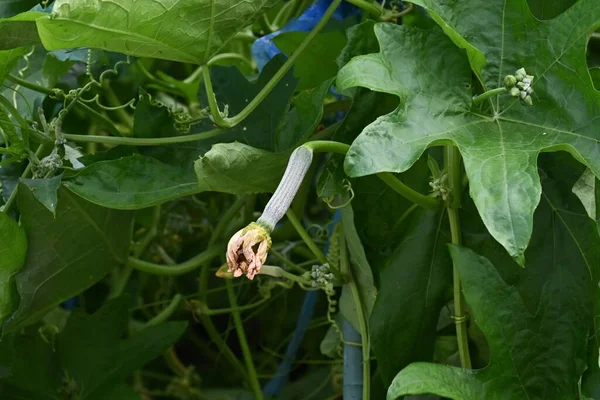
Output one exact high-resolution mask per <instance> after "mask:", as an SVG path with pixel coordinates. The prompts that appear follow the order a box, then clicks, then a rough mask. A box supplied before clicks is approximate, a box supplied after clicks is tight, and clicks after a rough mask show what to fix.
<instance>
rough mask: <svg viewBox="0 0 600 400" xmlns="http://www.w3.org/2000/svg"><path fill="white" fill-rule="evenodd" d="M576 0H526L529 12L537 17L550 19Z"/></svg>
mask: <svg viewBox="0 0 600 400" xmlns="http://www.w3.org/2000/svg"><path fill="white" fill-rule="evenodd" d="M575 2H577V0H554V1H545V0H527V4H528V5H529V9H530V10H531V13H532V14H533V15H534V16H535V17H536V18H537V19H551V18H554V17H557V16H558V15H559V14H560V13H562V12H564V11H565V10H566V9H567V8H569V7H571V6H572V5H573V4H575Z"/></svg>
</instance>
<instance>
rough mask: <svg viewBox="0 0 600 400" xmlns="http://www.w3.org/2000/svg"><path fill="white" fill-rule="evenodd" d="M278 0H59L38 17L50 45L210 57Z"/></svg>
mask: <svg viewBox="0 0 600 400" xmlns="http://www.w3.org/2000/svg"><path fill="white" fill-rule="evenodd" d="M276 3H277V0H244V1H239V0H234V1H224V0H120V1H102V0H57V1H56V2H55V3H54V11H53V12H52V14H51V15H50V16H48V17H44V18H40V19H38V20H37V26H38V30H39V34H40V38H41V40H42V43H43V44H44V47H46V49H48V50H57V49H65V48H74V47H88V48H97V49H104V50H108V51H115V52H119V53H124V54H129V55H133V56H139V57H151V58H161V59H168V60H174V61H182V62H190V63H197V64H204V63H206V62H207V61H208V60H209V59H210V58H211V57H212V56H213V55H215V54H217V53H218V52H219V51H220V50H221V49H222V48H223V46H224V45H225V44H226V43H227V42H228V41H229V40H230V39H231V38H232V37H233V36H234V35H235V34H236V33H237V32H238V31H240V30H241V29H243V28H245V27H247V26H248V25H250V24H252V22H253V21H254V20H255V19H256V18H257V17H258V16H260V15H261V14H263V13H264V12H266V11H267V10H268V9H269V8H270V7H272V6H273V5H275V4H276Z"/></svg>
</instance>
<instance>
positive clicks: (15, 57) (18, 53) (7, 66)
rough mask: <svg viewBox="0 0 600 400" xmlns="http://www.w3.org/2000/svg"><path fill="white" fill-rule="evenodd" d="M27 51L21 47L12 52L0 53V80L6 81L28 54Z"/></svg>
mask: <svg viewBox="0 0 600 400" xmlns="http://www.w3.org/2000/svg"><path fill="white" fill-rule="evenodd" d="M27 51H28V50H27V49H26V48H24V47H19V48H16V49H12V50H4V51H0V79H1V80H2V81H4V79H5V78H6V76H7V75H8V74H9V73H10V71H12V69H13V67H14V66H15V65H16V64H17V62H18V61H19V59H20V58H21V57H23V55H25V54H26V53H27Z"/></svg>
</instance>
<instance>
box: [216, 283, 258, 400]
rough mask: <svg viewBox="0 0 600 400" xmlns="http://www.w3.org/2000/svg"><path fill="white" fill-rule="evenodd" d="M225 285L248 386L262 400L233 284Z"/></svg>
mask: <svg viewBox="0 0 600 400" xmlns="http://www.w3.org/2000/svg"><path fill="white" fill-rule="evenodd" d="M225 285H226V286H227V295H228V297H229V304H230V305H231V309H232V310H231V314H232V316H233V324H234V325H235V330H236V331H237V335H238V340H239V342H240V347H241V348H242V354H243V356H244V361H245V362H246V370H247V371H248V378H249V379H250V386H251V387H252V391H253V392H254V396H256V399H257V400H263V399H264V397H263V394H262V391H261V389H260V381H259V380H258V376H257V374H256V367H255V366H254V360H253V359H252V352H251V351H250V347H249V346H248V340H247V338H246V331H245V330H244V322H243V321H242V317H241V314H240V311H239V309H238V304H237V296H236V293H235V290H234V289H233V283H232V282H231V280H229V279H226V280H225Z"/></svg>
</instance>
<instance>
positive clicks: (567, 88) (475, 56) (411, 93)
mask: <svg viewBox="0 0 600 400" xmlns="http://www.w3.org/2000/svg"><path fill="white" fill-rule="evenodd" d="M421 3H427V4H429V3H430V2H429V1H423V2H419V4H421ZM431 3H432V4H431V7H432V8H431V11H432V12H433V14H434V18H437V19H438V20H440V18H443V20H444V21H446V23H445V24H444V25H443V29H444V30H445V31H446V33H447V34H448V35H449V36H450V38H451V39H452V40H454V41H455V43H458V44H459V45H461V46H463V47H467V53H468V55H469V60H470V62H471V67H472V68H473V70H474V71H475V72H476V73H477V74H478V76H479V77H480V80H481V82H482V84H483V85H484V86H485V87H487V88H489V89H493V88H496V87H498V86H502V85H503V79H504V76H505V75H507V74H514V73H515V71H516V70H517V69H519V68H521V67H525V68H526V70H527V72H528V73H529V74H532V75H535V76H536V79H535V82H534V87H535V93H534V105H533V106H531V107H529V106H525V105H522V104H520V103H519V101H518V100H515V99H513V98H512V97H510V96H508V95H499V96H497V97H496V98H493V99H491V100H490V101H489V102H484V103H483V104H482V105H481V106H480V107H476V106H474V105H473V104H472V100H471V91H470V87H471V72H470V71H469V67H468V60H467V59H466V58H465V57H464V53H463V52H462V51H461V50H459V49H457V48H456V47H455V46H453V45H452V44H451V43H450V40H449V39H448V38H447V37H445V36H444V35H443V34H442V33H441V32H440V31H439V30H431V31H421V30H418V29H415V28H412V29H411V28H408V27H401V26H396V25H392V24H383V23H382V24H378V25H376V26H375V33H376V35H377V37H378V40H379V43H380V47H381V49H382V50H381V52H380V53H378V54H370V55H367V56H361V57H357V58H355V59H353V60H352V61H351V62H350V63H348V64H347V65H346V66H345V67H344V68H343V69H342V70H341V71H340V73H339V75H338V85H339V86H340V87H341V88H342V89H343V88H348V87H352V86H364V87H367V88H370V89H372V90H376V91H382V92H386V93H391V94H395V95H396V96H398V97H399V98H400V99H401V100H402V106H401V107H399V108H398V109H396V110H395V111H394V112H392V113H390V114H388V115H386V116H384V117H381V118H379V119H378V120H377V121H375V122H374V123H373V124H371V125H370V126H369V127H367V128H366V129H365V130H364V131H363V133H362V134H361V136H359V138H358V139H357V140H356V141H355V142H354V143H353V145H352V147H351V149H350V151H349V153H348V155H347V157H346V164H345V168H346V172H347V173H348V174H349V175H350V176H362V175H368V174H373V173H377V172H381V171H394V172H401V171H405V170H406V169H408V168H409V167H410V166H411V165H412V164H413V163H414V162H415V161H416V159H417V158H418V157H419V156H420V155H421V154H422V153H423V152H424V150H425V149H426V148H427V147H429V146H433V145H439V144H448V143H454V144H456V145H457V146H458V148H459V149H460V151H461V153H462V155H463V159H464V164H465V169H466V172H467V176H468V178H469V187H470V194H471V197H472V198H473V199H474V201H475V204H476V206H477V209H478V210H479V213H480V214H481V216H482V219H483V221H484V223H485V224H486V226H487V228H488V229H489V231H490V232H491V233H492V235H493V237H494V238H495V239H496V240H497V241H499V242H500V243H501V244H502V245H503V246H504V247H505V248H506V249H507V250H508V252H509V253H510V254H511V256H512V257H514V258H515V259H517V260H519V262H520V263H521V264H522V263H524V259H523V253H524V251H525V249H526V247H527V245H528V242H529V239H530V237H531V232H532V222H533V211H534V210H535V208H536V206H537V205H538V203H539V199H540V195H541V187H540V183H539V176H538V172H537V157H538V154H539V153H540V152H541V151H556V150H566V151H569V152H570V153H572V154H573V155H574V156H576V157H577V158H578V159H580V160H583V161H585V162H586V163H587V165H589V166H590V168H591V170H592V171H593V172H594V174H595V175H600V158H598V157H597V152H598V149H599V146H598V137H599V135H598V131H599V129H598V126H596V123H599V124H600V118H598V114H599V112H598V110H597V109H596V108H594V107H590V106H589V105H592V104H596V102H597V101H598V100H599V99H600V93H598V92H596V90H595V89H594V87H593V85H592V82H591V79H590V75H589V73H588V69H587V66H586V64H585V48H586V44H587V32H589V31H590V29H591V28H592V26H593V25H594V24H596V22H597V21H599V20H600V8H598V7H597V5H596V3H595V2H594V1H593V0H591V1H590V0H582V1H579V2H577V3H576V4H575V5H574V6H573V7H571V8H569V9H568V10H567V11H566V12H565V13H563V14H561V15H560V16H559V17H557V18H555V19H553V20H550V21H539V20H537V19H535V18H534V17H533V16H532V15H531V14H530V12H529V10H528V9H527V4H526V2H525V0H506V1H491V2H490V1H483V0H470V1H461V2H457V1H452V2H451V3H453V5H450V4H448V3H447V2H445V3H439V2H436V4H435V5H434V4H433V2H431ZM454 3H456V4H454ZM502 10H504V13H503V12H502ZM436 13H437V14H436ZM435 15H438V16H437V17H436V16H435ZM440 16H441V17H440ZM573 18H576V19H577V21H578V23H577V24H576V25H574V26H573V24H572V23H571V22H570V21H572V19H573ZM440 21H441V20H440ZM455 25H456V26H455ZM467 25H468V27H467ZM454 26H455V27H454ZM507 26H510V29H504V28H505V27H507ZM453 27H454V28H453ZM467 28H468V29H467ZM456 32H460V33H461V35H462V36H460V35H458V33H456ZM465 38H468V39H469V40H471V41H472V44H471V42H468V41H467V39H465ZM538 43H545V44H548V43H551V44H552V45H544V46H541V47H540V46H538V45H537V44H538ZM467 45H468V46H467ZM469 46H470V47H469ZM559 48H560V50H558V49H559ZM484 55H485V56H484ZM441 60H444V61H443V62H441ZM485 60H487V64H485V62H484V61H485ZM484 66H485V68H484Z"/></svg>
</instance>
